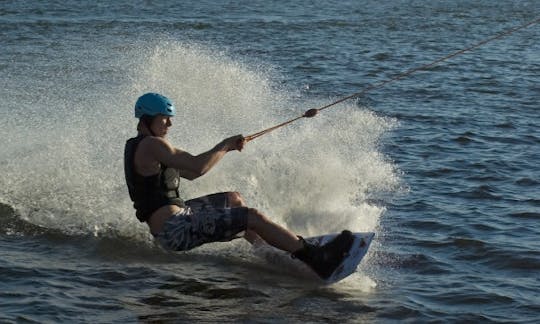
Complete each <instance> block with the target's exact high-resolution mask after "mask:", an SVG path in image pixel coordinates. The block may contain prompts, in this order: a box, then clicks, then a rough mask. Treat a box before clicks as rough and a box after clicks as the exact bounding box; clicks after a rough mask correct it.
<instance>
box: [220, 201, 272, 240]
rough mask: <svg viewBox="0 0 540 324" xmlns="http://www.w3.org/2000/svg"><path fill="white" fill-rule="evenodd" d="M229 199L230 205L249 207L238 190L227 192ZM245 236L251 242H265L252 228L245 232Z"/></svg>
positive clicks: (232, 206)
mask: <svg viewBox="0 0 540 324" xmlns="http://www.w3.org/2000/svg"><path fill="white" fill-rule="evenodd" d="M227 200H228V202H229V206H228V207H231V208H234V207H247V205H246V203H245V202H244V199H243V198H242V196H241V195H240V193H238V192H235V191H231V192H227ZM248 217H249V216H248ZM244 238H245V239H246V240H247V241H248V242H249V243H251V244H255V243H264V240H263V239H262V238H261V237H260V236H259V235H257V233H255V232H254V231H253V230H251V229H247V230H246V232H245V234H244Z"/></svg>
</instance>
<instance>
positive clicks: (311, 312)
mask: <svg viewBox="0 0 540 324" xmlns="http://www.w3.org/2000/svg"><path fill="white" fill-rule="evenodd" d="M539 13H540V2H539V1H508V0H503V1H497V2H495V1H487V0H485V1H484V0H482V1H444V0H438V1H419V0H418V1H413V0H411V1H386V0H384V1H361V2H360V1H326V2H307V1H302V2H301V1H292V2H291V1H249V2H240V3H235V2H225V1H223V2H220V1H218V2H217V3H216V2H215V1H197V2H194V3H177V2H175V1H161V2H160V3H159V4H156V3H152V2H143V1H137V2H133V1H116V2H114V3H108V2H101V1H98V2H92V3H81V2H78V1H67V2H66V1H63V2H60V1H35V2H32V1H19V2H6V1H4V2H1V3H0V35H1V37H0V45H1V51H0V72H1V73H0V83H1V87H0V98H1V101H0V116H1V117H0V137H1V138H2V139H3V141H2V146H1V148H0V170H1V175H2V176H1V177H0V275H1V277H2V279H3V280H1V281H0V322H7V323H10V322H40V323H41V322H51V323H53V322H54V323H57V322H70V323H71V322H87V323H124V322H194V321H200V322H222V321H233V322H353V323H357V322H394V321H399V322H401V321H406V322H431V321H433V322H529V323H535V322H538V321H539V320H540V279H539V278H540V277H539V275H538V273H539V271H538V270H539V268H540V243H539V240H538V238H539V237H540V225H539V222H538V220H539V219H540V199H539V197H540V180H539V179H540V177H539V175H540V167H539V164H538V161H539V160H540V145H539V144H540V131H539V130H538V125H539V124H540V104H539V102H540V82H539V80H540V77H539V76H540V42H539V39H540V37H539V36H540V26H538V25H533V26H531V27H529V28H526V29H523V30H520V31H518V32H515V33H513V34H512V35H509V36H507V37H505V38H503V39H500V40H497V41H493V42H491V43H489V44H486V45H485V46H483V47H481V48H479V49H476V50H474V51H472V52H469V53H466V54H463V55H461V56H458V57H455V58H453V59H451V60H449V61H447V62H445V63H442V64H440V65H438V66H436V67H433V68H431V69H429V70H427V71H421V72H418V73H415V74H413V75H412V76H410V77H408V78H406V79H404V80H400V81H398V82H394V83H392V84H389V85H387V86H385V87H384V88H381V89H377V90H374V91H371V92H369V93H368V94H366V95H365V96H362V97H359V98H356V99H354V100H349V101H347V102H345V103H342V104H340V105H337V106H335V107H333V108H332V109H328V110H325V111H323V112H322V113H321V114H320V115H319V116H318V117H317V118H314V119H309V120H301V121H299V122H297V123H295V124H293V125H292V126H289V127H287V128H283V129H280V130H277V131H275V132H273V133H271V134H269V135H265V136H263V137H261V138H258V139H257V140H255V141H253V142H250V143H249V144H248V146H247V147H246V149H245V150H244V151H243V152H242V153H231V154H229V155H228V156H227V157H226V158H225V159H224V160H223V162H222V163H221V164H220V165H219V166H218V167H216V168H215V169H214V170H212V172H210V173H209V174H207V175H206V176H205V177H203V178H202V179H200V180H196V181H193V182H189V181H185V182H184V183H183V184H182V193H183V195H184V196H185V198H192V197H196V196H200V195H203V194H207V193H211V192H218V191H226V190H235V191H239V192H241V193H242V194H243V195H244V197H245V199H246V200H247V201H248V203H249V204H250V205H251V206H253V207H256V208H258V209H260V210H261V211H264V212H265V213H267V214H268V216H269V217H270V218H272V219H273V220H274V221H276V222H279V223H280V224H283V225H285V226H287V227H289V228H291V229H292V230H294V231H295V232H297V233H298V234H301V235H304V236H309V235H316V234H321V233H328V232H337V231H339V230H341V229H342V228H349V229H351V230H353V231H374V232H375V233H376V238H375V241H374V242H373V244H372V246H371V248H370V252H369V254H368V255H367V256H366V258H365V259H364V260H363V262H362V264H361V266H360V268H359V269H358V271H357V272H356V273H355V274H353V275H352V276H351V277H349V278H348V279H346V280H344V281H342V282H340V283H338V284H335V285H332V286H320V285H317V284H315V283H313V282H311V281H309V280H307V279H306V278H302V277H295V276H292V275H291V274H289V273H287V272H286V271H285V270H284V267H283V265H279V264H278V265H272V264H268V263H266V262H265V261H264V260H262V259H261V258H259V257H258V256H257V255H256V254H255V253H254V252H253V251H252V250H251V248H250V247H249V245H248V244H247V243H246V242H244V241H242V240H236V241H234V242H231V243H223V244H210V245H206V246H204V247H201V248H200V249H196V250H194V251H191V252H189V253H167V252H165V251H163V250H161V249H160V248H159V247H157V246H156V245H155V243H154V242H153V240H152V238H151V236H150V235H149V234H148V230H147V228H146V227H145V225H143V224H140V223H138V221H137V220H136V218H135V217H134V212H133V209H132V207H131V202H130V201H129V198H128V196H127V190H126V188H125V185H124V180H123V170H122V152H123V145H124V142H125V139H127V138H128V137H130V136H132V135H134V134H135V125H136V120H135V119H134V118H133V116H132V114H133V112H132V106H133V103H134V101H135V100H136V98H137V97H138V96H139V95H140V94H142V93H144V92H147V91H157V92H161V93H164V94H166V95H167V96H169V97H170V98H171V99H173V100H174V101H175V103H176V105H177V107H178V108H179V115H178V116H177V117H176V118H175V119H174V120H173V128H172V130H171V132H170V140H171V142H172V143H173V144H175V145H176V146H178V147H182V148H184V149H186V150H188V151H190V152H192V153H194V154H195V153H200V152H203V151H205V150H207V149H209V148H211V147H212V146H213V145H214V144H215V143H217V142H218V141H220V140H221V139H222V138H224V137H226V136H230V135H234V134H238V133H242V134H244V135H248V134H252V133H255V132H257V131H260V130H262V129H264V128H266V127H270V126H273V125H275V124H277V123H280V122H282V121H285V120H288V119H290V118H293V117H296V116H298V115H301V114H302V113H303V112H304V111H305V110H307V109H310V108H316V107H320V106H323V105H325V104H327V103H330V102H332V101H333V100H336V99H338V98H339V97H342V96H346V95H349V94H352V93H356V92H358V91H360V90H361V89H363V88H365V87H367V86H368V85H370V84H373V83H376V82H380V81H383V80H386V79H387V78H389V77H392V76H394V75H396V74H398V73H400V72H402V71H405V70H408V69H410V68H414V67H418V66H420V65H423V64H426V63H429V62H430V61H433V60H435V59H438V58H440V57H443V56H445V55H447V54H449V53H452V52H454V51H457V50H459V49H462V48H465V47H467V46H469V45H472V44H474V43H477V42H479V41H481V40H483V39H486V38H488V37H491V36H494V35H496V34H497V33H499V32H502V31H504V30H507V29H509V28H513V27H516V26H519V25H522V24H525V23H527V22H528V21H532V20H535V19H538V18H539V16H538V15H539Z"/></svg>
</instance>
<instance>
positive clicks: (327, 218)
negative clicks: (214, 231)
mask: <svg viewBox="0 0 540 324" xmlns="http://www.w3.org/2000/svg"><path fill="white" fill-rule="evenodd" d="M114 50H115V49H111V48H92V49H89V48H88V49H82V50H81V51H79V52H78V53H79V55H81V56H87V57H96V58H102V57H109V58H110V57H115V56H113V55H111V54H110V53H108V52H110V51H114ZM116 50H118V49H116ZM120 52H121V53H116V54H117V56H116V59H115V60H112V59H109V60H107V61H104V60H99V59H96V60H95V61H91V62H89V63H87V66H86V67H82V66H79V65H77V64H78V62H80V57H71V56H68V57H63V58H62V59H63V61H64V62H67V63H66V64H65V66H64V73H53V72H52V71H48V72H47V73H50V74H51V75H50V79H49V81H48V83H47V87H48V88H47V89H48V90H47V92H46V93H44V92H40V93H39V94H38V95H37V96H38V97H39V98H35V95H34V94H36V92H37V91H38V90H39V88H40V87H42V86H43V85H41V84H40V82H38V81H34V80H33V79H26V80H25V82H26V84H25V86H24V87H23V88H21V89H22V90H17V95H14V96H11V98H12V99H11V100H12V102H10V103H8V104H7V105H6V106H5V108H4V109H7V110H6V111H4V109H3V111H2V113H6V112H7V114H8V115H11V116H15V117H14V118H11V119H10V122H9V123H8V122H7V120H8V119H7V118H3V119H2V122H0V123H1V125H0V126H1V127H2V129H3V132H4V133H3V134H2V137H3V138H4V139H6V142H5V144H4V149H3V150H2V152H3V156H2V157H1V160H0V161H1V162H2V167H3V169H4V172H3V174H4V175H5V176H3V177H2V180H1V186H0V187H1V188H2V193H1V197H2V199H3V200H4V203H8V204H10V205H11V206H13V207H14V208H15V209H16V210H17V211H18V213H20V214H21V215H22V217H23V218H24V219H26V220H27V221H30V222H32V223H35V224H39V225H41V226H45V227H48V228H55V229H61V230H62V231H64V232H67V233H83V234H88V233H92V234H94V235H113V234H114V233H116V234H119V235H123V236H131V237H135V238H138V239H140V240H147V239H148V238H149V236H148V234H147V229H146V228H145V226H143V225H141V224H139V223H138V221H137V220H136V219H135V217H134V210H133V209H132V207H131V202H130V201H129V198H128V195H127V190H126V188H125V184H124V178H123V169H122V167H123V165H122V159H123V145H124V143H125V140H126V139H127V138H129V137H131V136H134V135H135V133H136V131H135V128H136V120H135V119H134V117H133V112H132V106H133V103H134V102H135V100H136V98H137V97H138V96H139V95H140V94H142V93H145V92H149V91H155V92H160V93H163V94H165V95H166V96H168V97H170V98H171V99H172V100H173V101H174V102H175V104H176V106H177V110H178V115H177V117H176V118H174V119H173V127H172V129H171V131H170V133H169V134H170V135H169V136H170V141H171V142H172V143H173V145H175V146H177V147H179V148H183V149H186V150H188V151H189V152H191V153H192V154H198V153H201V152H203V151H206V150H208V149H210V148H211V147H213V145H215V144H216V143H218V142H219V141H220V140H221V139H223V138H225V137H228V136H232V135H235V134H238V133H243V134H244V135H247V134H248V133H251V132H256V131H259V130H260V129H262V128H266V127H268V126H271V125H274V124H276V123H279V122H281V121H283V120H285V119H288V118H290V117H291V116H297V115H299V114H301V113H302V112H303V111H305V110H307V109H308V108H313V107H316V106H320V105H321V104H324V103H326V101H327V100H326V98H325V99H320V98H305V97H303V96H302V94H300V93H296V92H295V91H292V90H289V89H283V88H282V87H278V86H276V84H275V83H273V81H272V80H276V79H279V76H277V75H276V73H275V72H273V70H272V68H271V67H268V66H264V65H254V64H247V63H243V62H241V61H239V60H237V59H232V58H230V57H228V56H227V55H226V54H225V53H223V52H220V51H217V50H213V49H209V48H205V47H202V46H200V45H194V44H185V43H179V42H174V41H162V42H159V43H158V44H144V43H141V44H137V46H135V47H134V48H129V49H125V48H123V49H120ZM81 53H82V54H81ZM104 62H107V63H104ZM85 69H88V70H93V71H95V73H88V72H89V71H86V70H85ZM102 78H108V79H110V80H111V81H110V83H109V85H108V86H96V87H92V86H88V87H87V86H86V85H89V84H97V83H98V81H97V79H100V80H101V79H102ZM19 82H22V81H19ZM33 87H34V89H33ZM21 98H22V99H24V100H22V101H23V103H22V104H21V103H20V102H21V100H20V99H21ZM17 102H18V103H17ZM24 102H26V103H24ZM14 107H18V110H15V108H14ZM395 123H396V122H395V121H394V120H390V119H386V118H381V117H378V116H376V115H375V114H373V113H372V112H370V111H369V110H367V109H359V108H358V107H357V106H355V105H354V104H351V103H349V104H342V105H341V106H338V107H336V108H335V109H333V110H328V111H325V112H324V113H322V114H321V115H319V116H318V117H316V118H313V119H310V120H309V121H305V120H304V121H300V122H297V123H296V124H294V125H293V126H289V127H287V128H285V129H280V130H278V131H276V132H274V133H272V134H269V135H266V136H263V137H261V138H260V139H257V140H256V141H254V142H250V143H249V144H248V145H247V147H246V149H245V150H244V151H243V152H242V153H238V152H234V153H230V154H228V155H227V156H226V157H225V158H224V160H223V161H222V162H221V163H220V164H219V165H218V166H216V167H215V169H214V170H212V171H211V172H210V173H209V174H207V175H206V176H205V177H203V178H202V179H198V180H196V181H193V182H188V181H185V182H183V183H182V185H181V188H182V192H183V194H184V196H185V198H186V199H189V198H193V197H195V196H200V195H204V194H208V193H212V192H218V191H229V190H233V191H239V192H240V193H242V195H243V196H244V197H245V199H246V201H247V202H248V204H249V205H250V206H253V207H256V208H258V209H260V210H261V211H263V212H264V213H266V214H267V215H268V216H269V217H270V218H271V219H273V220H274V221H276V222H278V223H281V224H283V225H286V226H288V227H290V228H292V229H293V230H294V231H297V232H299V233H300V234H302V235H315V234H321V233H326V232H335V231H340V230H341V229H343V228H350V229H351V230H353V231H368V230H374V229H375V228H376V227H377V225H378V220H379V218H380V217H381V215H382V213H383V212H384V207H382V206H376V205H373V204H370V203H369V201H370V198H373V197H374V196H376V195H377V193H380V192H387V191H392V190H395V189H396V188H398V187H399V177H398V175H397V172H396V170H395V166H394V165H393V164H392V163H391V162H389V161H388V160H386V158H385V156H384V155H383V154H381V152H380V147H379V142H380V139H381V137H382V136H383V135H384V134H385V133H386V132H388V131H389V130H391V129H392V128H393V127H394V126H395ZM23 133H24V134H25V136H17V134H23Z"/></svg>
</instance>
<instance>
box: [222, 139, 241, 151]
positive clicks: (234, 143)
mask: <svg viewBox="0 0 540 324" xmlns="http://www.w3.org/2000/svg"><path fill="white" fill-rule="evenodd" d="M223 145H224V146H225V149H226V150H227V152H229V151H234V150H238V151H242V150H243V149H244V145H246V139H245V138H244V136H242V135H236V136H232V137H229V138H227V139H225V140H223Z"/></svg>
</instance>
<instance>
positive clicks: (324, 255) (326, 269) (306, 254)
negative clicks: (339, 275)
mask: <svg viewBox="0 0 540 324" xmlns="http://www.w3.org/2000/svg"><path fill="white" fill-rule="evenodd" d="M300 239H301V240H302V242H303V244H304V247H303V248H301V249H300V250H298V251H296V252H294V253H293V254H292V257H293V258H297V259H299V260H301V261H303V262H304V263H306V264H307V265H308V266H309V267H310V268H311V269H313V270H314V271H315V272H316V273H317V274H318V275H319V276H320V277H321V278H323V279H328V277H330V275H331V274H332V273H333V272H334V271H335V270H336V268H337V267H338V266H339V265H340V264H341V262H342V261H343V258H344V257H346V256H347V253H348V252H349V250H350V249H351V246H352V244H353V241H354V236H353V235H352V233H351V232H350V231H347V230H345V231H343V232H341V234H339V235H338V236H336V237H335V238H334V239H333V240H332V241H330V242H328V243H326V244H325V245H323V246H316V245H313V244H310V243H308V242H306V241H305V240H304V239H303V238H302V237H300Z"/></svg>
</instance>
